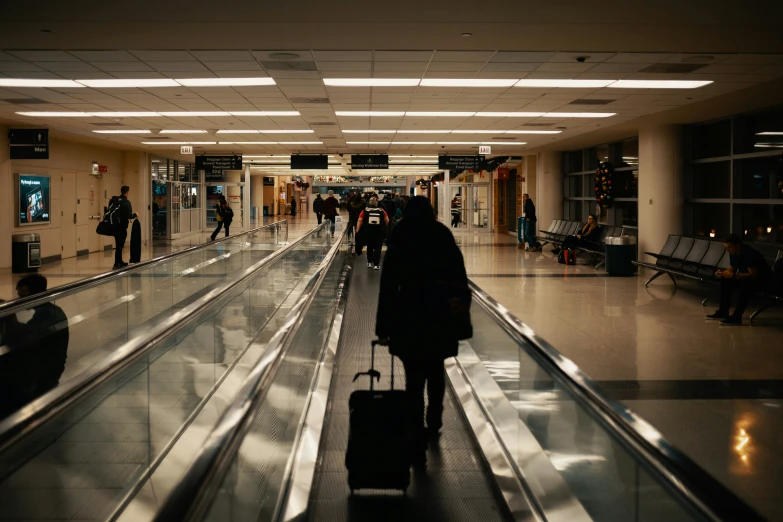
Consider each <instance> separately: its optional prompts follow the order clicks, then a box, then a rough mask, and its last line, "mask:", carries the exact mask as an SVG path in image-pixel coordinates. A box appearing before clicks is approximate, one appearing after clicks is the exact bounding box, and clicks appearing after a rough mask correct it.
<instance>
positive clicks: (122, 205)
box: [109, 185, 137, 270]
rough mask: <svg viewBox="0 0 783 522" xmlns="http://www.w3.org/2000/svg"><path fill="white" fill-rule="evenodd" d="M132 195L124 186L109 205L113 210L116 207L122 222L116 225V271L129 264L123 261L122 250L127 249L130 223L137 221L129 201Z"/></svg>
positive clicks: (127, 187)
mask: <svg viewBox="0 0 783 522" xmlns="http://www.w3.org/2000/svg"><path fill="white" fill-rule="evenodd" d="M129 193H130V187H129V186H127V185H123V186H122V188H120V195H119V196H115V197H113V198H112V200H111V203H109V208H110V209H112V208H114V206H115V205H116V206H117V208H118V210H117V213H118V214H119V216H120V222H119V224H118V225H115V229H114V247H115V249H114V267H113V269H114V270H117V269H120V268H125V267H126V266H128V263H126V262H124V261H123V260H122V249H123V248H125V241H126V240H127V239H128V223H129V222H130V220H131V219H136V218H137V216H136V214H135V213H134V212H133V205H131V202H130V200H129V199H128V194H129Z"/></svg>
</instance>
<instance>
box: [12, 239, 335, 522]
mask: <svg viewBox="0 0 783 522" xmlns="http://www.w3.org/2000/svg"><path fill="white" fill-rule="evenodd" d="M300 247H301V248H300ZM316 247H317V245H315V244H309V243H306V242H302V243H300V244H298V245H297V246H296V247H294V248H292V249H291V250H290V251H289V252H286V253H285V254H283V255H282V256H281V257H280V258H278V259H276V260H274V261H272V262H271V263H270V264H268V265H267V266H265V267H264V268H262V269H261V270H259V271H257V272H256V274H254V275H253V276H251V277H250V278H248V279H247V280H246V281H245V282H243V283H242V284H240V285H239V286H238V287H236V288H234V289H233V290H231V291H230V292H229V293H228V294H226V295H224V296H222V297H220V298H217V299H216V301H215V303H214V306H212V307H209V308H207V309H205V310H203V311H202V312H200V313H199V314H198V316H197V317H196V318H195V319H193V320H192V321H188V322H186V323H184V324H183V327H182V328H181V329H180V330H179V331H177V332H176V333H174V334H172V335H169V336H167V337H165V338H164V339H162V340H161V341H160V342H159V343H158V344H156V345H155V346H154V347H153V348H152V349H151V350H150V351H149V352H147V354H146V355H145V356H144V357H142V358H141V359H140V360H137V361H135V362H134V363H133V364H132V365H131V367H129V368H127V369H125V370H124V371H122V372H120V373H118V374H116V375H114V376H112V377H111V378H110V379H109V380H108V381H107V382H106V383H104V384H102V385H101V386H100V387H98V388H97V389H95V390H92V391H91V392H90V393H88V394H87V395H86V396H84V397H83V398H81V399H79V400H78V401H77V402H76V403H75V404H74V405H72V406H71V407H70V408H68V409H67V411H64V412H62V413H60V414H58V415H56V416H55V417H54V418H52V419H51V420H50V421H48V422H46V423H44V424H43V425H42V426H40V427H39V428H38V429H35V430H33V431H32V432H31V433H30V434H29V435H26V436H25V438H24V439H23V440H22V441H20V442H18V443H17V444H15V445H14V446H13V447H11V448H10V449H9V450H7V451H5V452H4V453H3V454H1V455H0V500H2V502H0V520H2V519H9V518H10V519H17V518H18V519H39V518H47V517H49V516H50V515H52V513H57V517H60V516H62V517H63V518H80V519H89V520H105V519H107V518H108V517H109V516H110V515H112V514H113V513H114V512H115V511H116V510H117V509H119V508H120V507H121V505H122V503H123V502H124V500H125V499H126V498H128V497H129V496H130V495H132V494H133V492H134V490H135V488H136V486H137V484H138V483H139V481H140V480H142V479H143V478H144V477H145V476H146V475H147V474H148V473H149V472H150V470H151V467H153V466H155V465H156V463H157V462H158V460H159V459H161V458H163V457H164V456H165V453H166V451H167V450H168V448H169V447H170V445H171V444H172V442H173V441H174V439H175V437H177V436H178V434H179V433H180V432H181V430H182V429H184V427H186V425H187V424H188V422H189V421H190V420H191V419H192V418H193V417H194V416H195V415H196V414H197V413H198V412H199V411H200V409H201V408H202V407H203V406H204V405H205V404H206V402H207V400H208V399H209V397H211V394H212V393H213V391H214V389H215V386H216V385H217V384H218V383H219V381H220V380H221V379H222V378H223V376H224V375H225V373H226V371H227V369H228V368H229V367H230V365H231V364H232V363H233V361H234V360H235V359H236V358H237V357H239V356H240V355H241V354H242V353H243V351H244V350H245V349H246V348H247V347H248V346H249V344H250V343H251V342H252V340H253V339H254V338H255V337H256V336H257V335H259V333H260V330H259V329H260V328H262V327H263V326H264V325H265V324H266V323H265V319H266V318H268V317H269V315H270V314H271V313H273V312H274V309H275V308H276V307H277V306H279V305H280V304H281V302H282V300H283V299H285V298H286V297H287V296H288V294H289V293H290V292H291V291H293V290H294V288H295V287H296V286H297V285H298V284H299V279H301V277H300V276H296V275H293V274H305V273H306V272H307V269H308V268H311V267H313V265H314V264H315V263H317V262H318V259H319V257H320V255H321V252H322V250H324V249H325V248H326V247H327V243H326V240H325V239H324V240H321V244H320V248H316ZM272 274H274V278H275V282H276V288H275V291H274V292H269V291H268V284H269V278H268V277H267V276H270V275H272ZM221 406H225V405H221ZM219 413H220V412H219V411H216V412H215V414H216V415H217V414H219ZM43 475H46V478H41V477H42V476H43ZM36 477H38V478H36ZM50 504H52V505H55V506H61V508H62V509H63V511H52V512H51V513H50V512H49V511H46V509H44V508H43V507H42V506H48V505H50Z"/></svg>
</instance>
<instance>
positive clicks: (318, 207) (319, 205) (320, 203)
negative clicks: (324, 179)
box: [313, 192, 324, 225]
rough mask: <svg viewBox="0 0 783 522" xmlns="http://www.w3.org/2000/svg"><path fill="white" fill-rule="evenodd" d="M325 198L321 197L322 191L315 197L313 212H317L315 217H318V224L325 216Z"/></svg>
mask: <svg viewBox="0 0 783 522" xmlns="http://www.w3.org/2000/svg"><path fill="white" fill-rule="evenodd" d="M323 210H324V200H323V198H322V197H321V193H320V192H319V193H318V194H316V195H315V199H314V200H313V212H315V217H317V218H318V224H319V225H320V224H321V221H322V220H323V218H324V212H323Z"/></svg>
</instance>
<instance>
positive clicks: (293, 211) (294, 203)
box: [291, 197, 298, 217]
mask: <svg viewBox="0 0 783 522" xmlns="http://www.w3.org/2000/svg"><path fill="white" fill-rule="evenodd" d="M297 204H298V203H297V201H296V197H294V198H292V199H291V217H296V205H297Z"/></svg>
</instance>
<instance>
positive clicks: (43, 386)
mask: <svg viewBox="0 0 783 522" xmlns="http://www.w3.org/2000/svg"><path fill="white" fill-rule="evenodd" d="M46 287H47V281H46V278H45V277H44V276H42V275H39V274H31V275H28V276H25V277H23V278H22V279H20V280H19V282H18V283H17V284H16V292H17V294H18V295H19V297H20V298H24V297H29V296H32V295H35V294H39V293H41V292H45V291H46ZM1 321H2V332H3V334H2V335H3V339H2V341H3V345H2V350H0V351H1V352H2V355H0V383H2V384H0V394H2V396H3V397H2V399H0V402H2V406H0V416H3V417H4V416H6V415H9V414H10V413H13V412H14V411H16V410H18V409H19V408H21V407H22V406H24V405H25V404H27V403H28V402H30V401H33V400H35V399H36V398H38V397H40V396H41V395H43V394H44V393H46V392H48V391H49V390H51V389H53V388H55V387H56V386H57V385H58V384H59V383H60V376H62V374H63V371H65V362H66V359H67V358H68V341H69V332H68V318H67V317H66V315H65V312H63V311H62V309H61V308H60V307H59V306H57V305H55V304H54V303H51V302H46V303H42V304H39V305H36V306H35V307H33V316H32V317H31V318H30V320H29V321H27V322H26V323H22V322H20V321H18V319H17V317H16V316H13V315H11V316H7V317H4V318H3V319H2V320H1Z"/></svg>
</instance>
